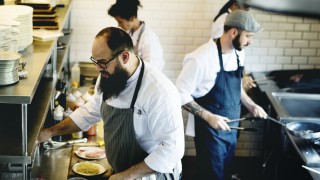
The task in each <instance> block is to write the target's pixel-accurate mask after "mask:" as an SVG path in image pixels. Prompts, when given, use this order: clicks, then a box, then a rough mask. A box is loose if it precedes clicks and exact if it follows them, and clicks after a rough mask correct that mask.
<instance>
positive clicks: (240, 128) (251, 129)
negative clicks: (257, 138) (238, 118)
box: [229, 126, 258, 132]
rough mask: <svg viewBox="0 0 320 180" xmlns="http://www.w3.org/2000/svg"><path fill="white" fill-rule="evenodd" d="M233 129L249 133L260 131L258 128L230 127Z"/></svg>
mask: <svg viewBox="0 0 320 180" xmlns="http://www.w3.org/2000/svg"><path fill="white" fill-rule="evenodd" d="M229 127H230V128H231V129H237V130H243V131H248V132H257V131H258V129H257V128H251V127H248V128H245V127H235V126H229Z"/></svg>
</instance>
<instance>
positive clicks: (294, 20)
mask: <svg viewBox="0 0 320 180" xmlns="http://www.w3.org/2000/svg"><path fill="white" fill-rule="evenodd" d="M287 21H288V22H291V23H302V22H303V18H302V17H297V16H288V17H287Z"/></svg>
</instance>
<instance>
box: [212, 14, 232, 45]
mask: <svg viewBox="0 0 320 180" xmlns="http://www.w3.org/2000/svg"><path fill="white" fill-rule="evenodd" d="M228 11H229V13H231V12H232V11H231V9H230V8H229V9H228ZM229 13H223V14H221V15H220V16H219V17H218V18H217V19H216V21H214V22H213V23H212V26H211V37H212V38H214V39H217V38H219V37H221V35H222V34H223V31H224V29H223V27H224V21H225V20H226V18H227V16H228V14H229Z"/></svg>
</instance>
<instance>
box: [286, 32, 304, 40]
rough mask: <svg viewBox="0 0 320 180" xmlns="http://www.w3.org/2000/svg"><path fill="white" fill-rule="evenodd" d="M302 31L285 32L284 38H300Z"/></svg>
mask: <svg viewBox="0 0 320 180" xmlns="http://www.w3.org/2000/svg"><path fill="white" fill-rule="evenodd" d="M301 37H302V33H301V32H287V33H286V39H301Z"/></svg>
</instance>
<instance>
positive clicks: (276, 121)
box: [267, 116, 287, 127]
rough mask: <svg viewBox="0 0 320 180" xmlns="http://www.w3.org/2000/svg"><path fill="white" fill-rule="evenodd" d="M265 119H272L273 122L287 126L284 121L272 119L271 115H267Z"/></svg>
mask: <svg viewBox="0 0 320 180" xmlns="http://www.w3.org/2000/svg"><path fill="white" fill-rule="evenodd" d="M267 119H269V120H271V121H273V122H275V123H278V124H280V125H281V126H284V127H287V126H286V125H285V124H284V123H282V122H280V121H278V120H276V119H274V118H272V117H269V116H268V117H267Z"/></svg>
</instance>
